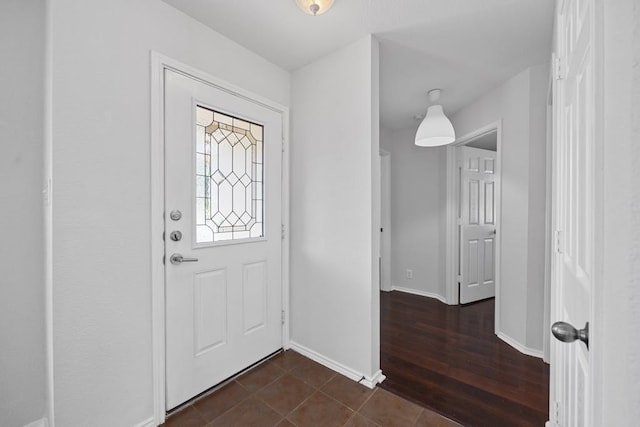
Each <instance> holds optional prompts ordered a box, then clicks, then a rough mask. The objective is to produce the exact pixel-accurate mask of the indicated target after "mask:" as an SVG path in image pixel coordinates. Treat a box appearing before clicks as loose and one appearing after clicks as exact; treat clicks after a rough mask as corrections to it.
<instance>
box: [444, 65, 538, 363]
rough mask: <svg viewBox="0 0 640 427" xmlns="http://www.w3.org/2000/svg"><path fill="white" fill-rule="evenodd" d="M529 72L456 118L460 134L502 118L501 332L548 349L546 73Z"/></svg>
mask: <svg viewBox="0 0 640 427" xmlns="http://www.w3.org/2000/svg"><path fill="white" fill-rule="evenodd" d="M547 73H548V65H540V66H537V67H532V68H529V69H526V70H525V71H523V72H521V73H520V74H518V75H516V76H515V77H513V78H511V79H510V80H508V81H507V82H505V83H504V84H503V85H502V86H500V87H498V88H496V89H495V90H493V91H491V92H489V93H487V94H486V95H484V96H482V97H481V98H480V99H478V100H476V101H475V102H473V103H471V104H470V105H468V106H466V107H464V108H463V109H461V110H460V111H458V112H457V113H455V114H453V115H452V117H451V120H452V122H453V125H454V127H455V129H456V133H457V134H458V135H465V134H468V133H470V132H473V131H475V130H477V129H479V128H481V127H483V126H486V125H487V124H489V123H492V122H495V121H496V120H498V119H502V147H501V150H502V152H501V156H502V172H501V173H502V175H501V179H502V212H501V231H500V234H501V235H500V236H499V238H500V239H501V243H502V260H501V262H502V267H501V285H500V292H501V300H500V302H499V303H500V316H501V318H500V324H499V326H498V327H499V330H500V331H502V333H504V334H505V335H507V336H508V337H510V338H511V339H513V340H515V341H516V342H518V343H519V344H521V345H523V346H524V347H527V348H529V349H533V350H538V351H542V326H543V322H542V317H543V313H544V304H543V297H544V232H545V228H544V215H545V183H546V181H545V174H544V170H545V156H546V154H545V153H546V141H545V132H546V117H545V113H544V112H545V108H546V103H545V100H546V94H547V92H548V86H547V79H546V74H547Z"/></svg>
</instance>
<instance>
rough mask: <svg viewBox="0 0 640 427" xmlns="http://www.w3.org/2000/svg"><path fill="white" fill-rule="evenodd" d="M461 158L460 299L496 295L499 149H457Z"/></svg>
mask: <svg viewBox="0 0 640 427" xmlns="http://www.w3.org/2000/svg"><path fill="white" fill-rule="evenodd" d="M456 150H457V154H458V160H459V171H460V172H459V173H460V178H459V183H460V190H459V197H460V199H459V203H458V208H459V211H458V218H459V220H458V224H459V246H458V247H459V248H460V249H459V250H460V252H459V281H460V303H461V304H466V303H469V302H473V301H478V300H481V299H485V298H491V297H493V296H495V272H496V265H495V264H496V263H495V260H496V220H497V217H496V181H497V180H496V176H497V174H498V173H499V171H498V170H497V166H498V162H497V155H496V152H495V151H489V150H481V149H478V148H472V147H464V146H463V147H459V148H457V149H456Z"/></svg>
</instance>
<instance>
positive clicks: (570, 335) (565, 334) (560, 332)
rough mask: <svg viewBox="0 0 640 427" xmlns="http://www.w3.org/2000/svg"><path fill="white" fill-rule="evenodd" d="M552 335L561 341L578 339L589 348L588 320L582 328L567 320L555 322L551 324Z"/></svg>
mask: <svg viewBox="0 0 640 427" xmlns="http://www.w3.org/2000/svg"><path fill="white" fill-rule="evenodd" d="M551 332H552V333H553V336H554V337H556V338H557V339H558V341H562V342H574V341H576V340H580V341H582V342H583V343H585V345H586V346H587V348H589V322H587V324H586V325H585V326H584V328H582V329H576V328H574V327H573V325H571V324H569V323H567V322H556V323H554V324H553V326H551Z"/></svg>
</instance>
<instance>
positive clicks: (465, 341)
mask: <svg viewBox="0 0 640 427" xmlns="http://www.w3.org/2000/svg"><path fill="white" fill-rule="evenodd" d="M494 302H495V300H494V299H489V300H485V301H481V302H478V303H475V304H471V305H467V306H463V307H461V306H448V305H445V304H443V303H441V302H439V301H437V300H435V299H431V298H425V297H420V296H415V295H411V294H406V293H401V292H395V291H394V292H382V293H381V297H380V327H381V349H380V351H381V354H380V359H381V360H380V364H381V368H382V371H383V372H384V374H385V375H386V376H387V379H386V380H385V381H384V382H383V383H382V384H381V385H380V386H381V387H382V388H384V389H386V390H389V391H392V392H393V393H396V394H398V395H401V396H403V397H405V398H407V399H409V400H412V401H414V402H416V403H420V404H421V405H423V406H425V407H429V408H432V409H434V410H435V411H437V412H440V413H442V414H444V415H447V416H448V417H450V418H452V419H455V420H456V421H459V422H461V423H462V424H464V425H465V426H475V427H479V426H496V425H509V426H538V427H539V426H542V425H544V423H545V422H546V421H547V420H548V419H549V416H548V400H549V395H548V390H549V365H547V364H545V363H544V362H543V361H542V360H541V359H538V358H535V357H531V356H527V355H524V354H521V353H520V352H518V351H517V350H515V349H513V348H512V347H511V346H509V345H508V344H506V343H504V342H503V341H502V340H500V339H499V338H498V337H497V336H495V334H494Z"/></svg>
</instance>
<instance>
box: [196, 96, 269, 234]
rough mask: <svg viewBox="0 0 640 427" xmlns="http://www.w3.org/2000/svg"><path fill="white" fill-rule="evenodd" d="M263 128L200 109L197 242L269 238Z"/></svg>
mask: <svg viewBox="0 0 640 427" xmlns="http://www.w3.org/2000/svg"><path fill="white" fill-rule="evenodd" d="M262 135H263V128H262V126H261V125H258V124H255V123H250V122H247V121H245V120H241V119H239V118H237V117H233V116H230V115H227V114H223V113H220V112H217V111H213V110H210V109H208V108H205V107H202V106H199V105H198V106H197V107H196V141H195V144H196V154H195V156H196V158H195V162H196V167H195V170H196V176H195V179H196V203H195V210H196V243H200V244H202V243H213V242H220V241H224V240H237V239H247V238H255V237H263V236H264V223H263V211H262V209H263V185H262V183H263V176H262V165H263V154H262V152H263V150H262V143H263V141H262Z"/></svg>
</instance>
